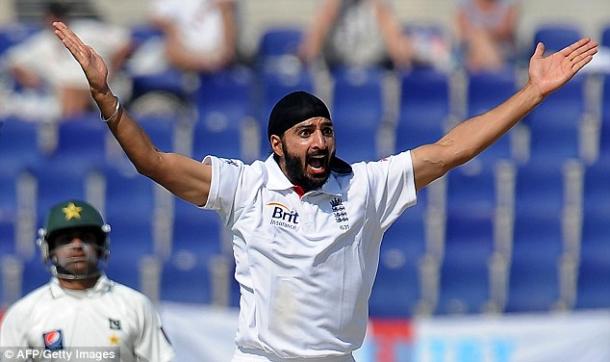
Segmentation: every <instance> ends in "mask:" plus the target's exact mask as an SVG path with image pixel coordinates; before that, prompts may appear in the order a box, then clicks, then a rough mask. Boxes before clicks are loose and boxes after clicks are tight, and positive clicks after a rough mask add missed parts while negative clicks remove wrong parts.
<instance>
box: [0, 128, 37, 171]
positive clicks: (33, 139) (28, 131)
mask: <svg viewBox="0 0 610 362" xmlns="http://www.w3.org/2000/svg"><path fill="white" fill-rule="evenodd" d="M37 137H38V125H37V124H36V123H32V122H26V121H23V120H20V119H18V118H5V119H0V155H2V157H0V169H2V170H5V171H13V172H14V171H19V170H21V169H23V168H25V167H27V166H32V165H35V164H36V163H38V162H39V161H40V151H39V149H38V138H37Z"/></svg>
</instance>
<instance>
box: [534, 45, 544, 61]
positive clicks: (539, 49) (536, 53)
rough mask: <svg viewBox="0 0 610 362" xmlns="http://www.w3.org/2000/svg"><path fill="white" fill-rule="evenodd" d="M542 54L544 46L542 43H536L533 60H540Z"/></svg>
mask: <svg viewBox="0 0 610 362" xmlns="http://www.w3.org/2000/svg"><path fill="white" fill-rule="evenodd" d="M543 54H544V44H543V43H542V42H538V44H537V45H536V50H535V51H534V58H542V55H543Z"/></svg>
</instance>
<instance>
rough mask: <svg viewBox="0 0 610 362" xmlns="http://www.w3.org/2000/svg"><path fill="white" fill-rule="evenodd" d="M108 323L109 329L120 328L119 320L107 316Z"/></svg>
mask: <svg viewBox="0 0 610 362" xmlns="http://www.w3.org/2000/svg"><path fill="white" fill-rule="evenodd" d="M108 323H109V324H110V329H113V330H115V331H120V330H121V321H120V320H118V319H112V318H108Z"/></svg>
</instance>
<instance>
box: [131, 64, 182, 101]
mask: <svg viewBox="0 0 610 362" xmlns="http://www.w3.org/2000/svg"><path fill="white" fill-rule="evenodd" d="M131 79H132V93H131V98H132V99H136V98H138V97H140V96H142V95H144V94H146V93H150V92H165V93H169V94H173V95H175V96H177V97H179V98H182V99H184V98H187V97H188V96H189V92H188V91H187V87H186V85H185V83H186V81H185V75H184V73H183V72H182V71H180V70H179V69H175V68H168V69H166V70H163V71H161V72H159V73H153V74H135V75H132V76H131Z"/></svg>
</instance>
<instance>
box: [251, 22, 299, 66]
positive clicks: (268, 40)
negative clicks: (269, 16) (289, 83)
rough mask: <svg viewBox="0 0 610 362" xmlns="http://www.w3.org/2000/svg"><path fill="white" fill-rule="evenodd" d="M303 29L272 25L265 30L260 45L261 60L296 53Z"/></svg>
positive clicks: (259, 57)
mask: <svg viewBox="0 0 610 362" xmlns="http://www.w3.org/2000/svg"><path fill="white" fill-rule="evenodd" d="M302 38H303V30H302V29H301V28H297V27H272V28H268V29H267V30H265V31H264V33H263V35H262V36H261V38H260V43H259V45H258V52H257V58H258V60H259V62H264V61H265V60H267V59H269V58H273V57H279V56H283V55H296V54H297V51H298V48H299V45H300V44H301V40H302Z"/></svg>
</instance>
